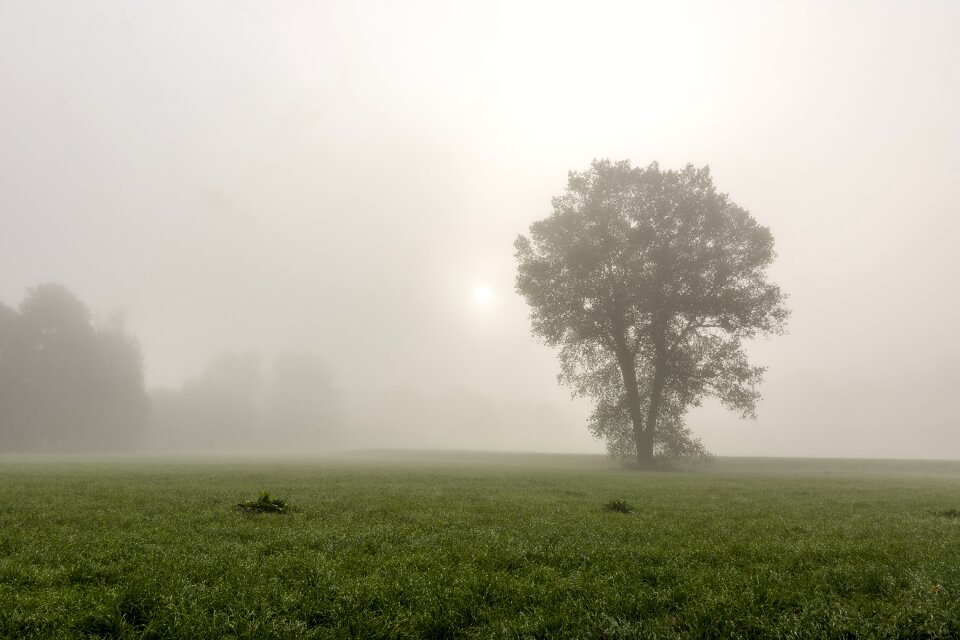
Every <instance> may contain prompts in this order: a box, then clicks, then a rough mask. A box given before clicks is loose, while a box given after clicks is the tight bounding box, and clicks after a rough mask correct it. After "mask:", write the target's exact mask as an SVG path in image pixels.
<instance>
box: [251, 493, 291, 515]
mask: <svg viewBox="0 0 960 640" xmlns="http://www.w3.org/2000/svg"><path fill="white" fill-rule="evenodd" d="M237 508H238V509H240V510H241V511H245V512H247V513H290V512H291V511H293V506H291V505H290V503H288V502H287V501H286V500H285V499H283V498H274V497H273V496H271V495H270V494H269V493H267V492H266V491H261V492H260V495H259V497H257V499H256V500H246V501H244V502H238V503H237Z"/></svg>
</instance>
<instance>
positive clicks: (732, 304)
mask: <svg viewBox="0 0 960 640" xmlns="http://www.w3.org/2000/svg"><path fill="white" fill-rule="evenodd" d="M515 247H516V258H517V262H518V272H517V281H516V283H517V291H518V292H519V293H520V294H521V295H522V296H523V297H524V298H525V299H526V300H527V303H528V304H529V305H530V309H531V312H530V318H531V323H532V326H533V332H534V334H536V335H538V336H540V337H541V338H542V339H543V340H544V341H545V342H546V343H547V344H549V345H552V346H556V347H559V350H560V351H559V353H560V363H561V374H560V379H561V381H564V382H566V383H568V384H570V385H571V387H572V389H573V392H574V394H576V395H581V396H588V397H592V398H593V399H594V402H595V405H594V406H595V408H594V412H593V415H592V417H591V422H590V429H591V431H592V432H593V433H594V434H595V435H597V436H598V437H602V438H604V439H605V440H606V442H607V446H608V449H609V450H610V451H611V453H614V454H618V455H635V456H636V459H637V462H638V463H639V465H640V467H641V468H650V467H651V466H653V465H654V462H655V456H656V455H657V454H662V455H666V456H677V455H685V454H689V453H697V452H700V451H702V446H701V445H700V443H699V441H698V440H696V439H694V438H693V436H692V435H691V434H690V432H689V430H688V429H687V428H686V427H685V426H684V422H683V418H684V415H685V413H686V411H687V409H688V408H689V407H691V406H696V405H699V404H700V403H701V402H702V401H703V399H704V398H706V397H708V396H712V397H716V398H718V399H719V400H720V401H721V402H722V403H723V404H724V405H725V406H727V407H729V408H731V409H733V410H736V411H738V412H740V413H741V414H743V415H744V416H752V415H753V413H754V409H755V407H756V403H757V400H758V399H759V397H760V395H759V392H758V391H757V387H758V385H759V383H760V381H761V377H762V374H763V371H764V369H763V368H762V367H757V366H753V365H751V364H750V362H749V361H748V359H747V356H746V353H745V352H744V345H743V341H744V340H745V339H748V338H752V337H754V336H756V335H758V334H777V333H781V332H782V331H783V328H784V322H785V321H786V318H787V315H788V311H787V308H786V306H785V305H784V299H785V296H784V294H783V293H781V291H780V288H779V287H778V286H777V285H775V284H773V283H771V282H770V281H769V280H768V278H767V267H768V266H769V265H770V263H771V262H772V260H773V258H774V251H773V236H772V235H771V234H770V231H769V229H767V228H766V227H763V226H760V225H758V224H757V222H756V220H754V219H753V217H752V216H751V215H750V214H749V213H748V212H747V211H745V210H744V209H742V208H741V207H739V206H737V205H736V204H734V203H733V202H732V201H731V200H730V199H729V197H728V196H727V195H726V194H723V193H718V192H717V190H716V189H715V187H714V185H713V180H712V178H711V177H710V171H709V169H708V168H706V167H705V168H702V169H700V168H696V167H693V166H692V165H688V166H687V167H686V168H684V169H683V170H680V171H664V170H661V169H660V167H659V166H658V165H657V164H656V163H654V164H651V165H650V166H648V167H646V168H639V167H638V168H634V167H631V166H630V163H629V162H628V161H621V162H616V163H613V162H610V161H609V160H599V161H594V162H593V164H592V165H591V166H590V168H589V169H588V170H587V171H584V172H582V173H577V172H571V173H570V174H569V179H568V184H567V190H566V193H565V194H563V195H561V196H559V197H556V198H554V199H553V212H552V214H551V215H549V216H548V217H546V218H544V219H543V220H540V221H538V222H535V223H534V224H533V225H532V226H531V227H530V237H529V238H527V237H524V236H522V235H521V236H519V237H518V238H517V240H516V243H515Z"/></svg>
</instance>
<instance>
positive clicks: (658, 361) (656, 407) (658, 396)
mask: <svg viewBox="0 0 960 640" xmlns="http://www.w3.org/2000/svg"><path fill="white" fill-rule="evenodd" d="M653 347H654V353H653V382H652V383H651V385H650V404H649V405H648V407H647V428H646V430H645V433H644V435H645V436H646V437H647V439H648V442H649V447H650V463H651V465H650V466H652V463H653V443H654V440H655V439H656V435H657V420H658V419H659V418H660V404H661V402H662V400H663V387H664V386H665V384H666V382H667V337H666V331H665V328H664V326H663V324H658V325H657V326H655V327H654V328H653ZM641 466H643V465H642V464H641Z"/></svg>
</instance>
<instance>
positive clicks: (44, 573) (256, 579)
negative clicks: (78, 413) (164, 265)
mask: <svg viewBox="0 0 960 640" xmlns="http://www.w3.org/2000/svg"><path fill="white" fill-rule="evenodd" d="M0 486H2V492H0V637H9V638H68V637H112V638H135V637H144V638H214V637H236V638H262V637H276V638H596V639H600V638H608V639H612V638H707V637H724V638H725V637H744V638H755V637H780V638H853V637H866V638H873V637H879V638H937V637H942V638H956V637H960V517H958V516H960V511H957V510H958V509H960V463H958V462H901V461H842V460H775V459H766V460H765V459H722V458H721V459H718V460H716V461H715V462H713V463H712V464H709V465H706V466H703V467H700V468H695V469H691V470H686V471H674V472H658V473H637V472H633V471H629V470H625V469H622V468H619V467H617V466H616V465H615V464H614V463H613V462H611V461H609V460H608V459H606V458H604V457H602V456H551V455H514V454H470V453H457V452H445V453H444V452H440V453H423V452H420V453H418V452H407V453H389V452H383V453H367V454H354V455H351V456H347V457H344V458H338V459H334V458H330V459H315V460H307V459H300V460H269V461H267V460H258V459H254V458H249V459H244V458H223V459H199V458H198V459H191V460H172V459H170V460H163V459H137V458H101V459H90V458H77V457H62V458H50V457H24V456H2V457H0ZM260 491H269V492H271V493H272V494H274V495H278V496H283V497H285V498H286V499H287V500H288V501H289V503H291V504H292V505H294V506H295V507H296V510H295V511H294V512H293V513H284V514H274V513H264V514H256V513H246V512H243V511H242V510H240V509H237V507H236V505H237V503H238V502H241V501H244V500H248V499H251V498H256V497H257V494H258V493H259V492H260ZM613 499H620V500H624V501H626V502H627V503H628V504H629V505H630V506H631V507H632V511H631V512H630V513H619V512H611V511H607V510H605V509H604V504H605V503H607V502H608V501H610V500H613Z"/></svg>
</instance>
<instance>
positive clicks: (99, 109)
mask: <svg viewBox="0 0 960 640" xmlns="http://www.w3.org/2000/svg"><path fill="white" fill-rule="evenodd" d="M958 69H960V3H957V2H898V3H887V2H876V1H870V2H842V1H840V2H838V1H836V0H832V1H829V2H822V3H818V2H810V1H804V2H781V3H775V2H749V3H735V2H724V3H717V2H702V3H696V2H691V3H681V2H653V3H643V2H623V3H604V2H591V3H584V2H577V3H560V2H544V3H532V2H529V3H523V2H502V3H497V2H490V1H486V0H485V1H483V2H479V1H478V2H471V3H457V2H448V1H442V0H438V1H435V2H411V1H404V2H363V1H343V2H299V3H298V2H269V3H268V2H252V1H251V2H241V1H239V0H231V1H229V2H226V1H225V2H205V1H202V0H188V1H183V2H174V1H165V2H135V1H129V0H128V1H126V2H111V1H107V0H96V1H91V2H76V1H74V0H61V1H55V2H43V1H38V0H0V300H2V301H4V302H6V303H7V304H15V303H17V302H19V300H20V299H21V298H22V297H23V295H24V292H25V290H26V289H27V288H28V287H30V286H33V285H36V284H38V283H41V282H47V281H56V282H61V283H63V284H65V285H66V286H67V287H69V288H70V289H71V290H73V291H74V292H75V293H76V294H77V295H78V296H79V297H80V298H81V299H82V300H84V301H85V302H86V303H88V304H89V305H90V306H91V307H92V308H93V309H94V310H95V312H97V313H98V314H99V315H100V316H101V317H102V316H105V315H106V314H108V313H109V312H110V311H111V310H113V309H115V308H118V307H122V308H124V309H126V311H127V314H128V326H129V328H130V330H131V331H132V332H133V333H135V334H136V335H137V336H138V337H139V338H140V340H141V343H142V346H143V352H144V356H145V361H146V375H147V381H148V384H149V385H150V386H158V385H176V384H178V383H179V382H180V381H182V380H183V379H185V378H188V377H191V376H194V375H196V374H197V373H198V372H199V370H200V369H201V368H202V367H203V365H204V363H205V362H206V361H208V360H209V359H210V358H211V357H212V356H213V355H215V354H217V353H219V352H222V351H227V350H229V351H250V350H256V351H259V352H262V353H279V352H284V351H306V352H310V353H313V354H315V355H318V356H320V357H322V358H323V359H324V360H326V362H327V363H328V365H329V367H330V369H331V371H332V372H333V375H334V376H335V378H336V380H337V384H338V386H339V387H341V388H342V390H343V392H344V394H345V396H346V397H348V398H354V397H355V398H361V399H362V400H357V402H362V403H366V404H367V405H369V406H366V407H364V409H363V410H364V411H366V412H367V413H366V414H365V415H367V416H370V415H376V416H382V420H384V421H387V422H388V421H389V419H390V418H389V416H390V411H389V408H390V404H389V403H391V402H397V398H406V397H409V396H411V395H412V396H417V397H420V398H425V399H426V400H425V402H427V403H430V402H432V401H433V400H431V399H435V401H436V402H435V404H436V405H437V406H443V407H457V406H460V407H465V409H464V410H465V411H468V412H470V416H468V417H465V418H464V420H462V421H460V420H458V419H457V416H456V415H455V414H456V412H455V411H453V412H451V411H446V410H445V411H441V412H439V413H438V414H437V415H438V416H441V417H443V419H444V422H443V423H442V424H430V425H427V426H426V428H425V429H424V430H423V431H422V432H419V433H417V434H415V437H411V439H410V440H409V441H410V442H411V443H413V444H416V445H418V446H427V445H429V444H430V443H431V442H436V443H437V444H438V446H458V445H462V446H484V447H487V448H502V449H509V448H521V449H539V450H545V451H601V450H602V448H603V447H602V444H600V443H598V442H596V441H594V440H592V438H591V437H590V436H589V434H588V433H587V431H586V429H585V427H584V419H585V417H586V415H587V413H588V407H587V406H586V405H585V404H584V403H582V402H580V403H572V402H570V400H569V395H568V393H567V391H566V390H565V389H564V388H562V387H559V386H558V385H557V383H556V379H555V375H556V373H557V370H558V365H557V361H556V358H555V355H554V353H553V352H552V351H551V350H549V349H548V348H546V347H544V346H542V345H539V344H537V343H536V342H535V341H534V340H533V339H532V338H531V337H530V331H529V322H528V320H527V311H526V308H525V305H524V303H523V301H522V300H521V299H520V298H519V297H518V296H517V295H516V294H514V293H513V277H514V262H513V256H512V254H513V248H512V243H513V239H514V238H515V236H516V235H517V234H518V233H526V230H527V228H528V226H529V225H530V223H531V222H533V221H534V220H536V219H539V218H542V217H543V216H545V215H546V214H548V213H549V210H550V209H549V203H550V198H551V196H553V195H556V194H559V193H561V192H562V191H563V188H564V186H565V181H566V172H567V171H568V170H571V169H574V170H581V169H585V168H586V167H587V166H589V163H590V161H591V159H593V158H595V157H609V158H611V159H622V158H629V159H631V160H632V161H633V162H634V163H635V164H638V165H645V164H647V163H649V162H650V161H653V160H657V161H659V162H660V163H661V165H662V166H664V167H681V166H682V165H683V164H685V163H687V162H692V163H695V164H698V165H701V164H709V165H710V166H711V168H712V170H713V174H714V178H715V181H716V183H717V185H718V187H719V189H720V190H721V191H725V192H728V193H729V194H730V195H731V197H732V198H733V200H734V201H736V202H737V203H738V204H740V205H741V206H743V207H745V208H747V209H748V210H750V211H751V212H752V213H753V215H754V216H755V217H756V218H757V219H758V220H759V221H760V222H761V223H762V224H764V225H767V226H769V227H770V228H771V230H772V231H773V234H774V237H775V238H776V241H777V249H778V253H779V259H778V261H777V262H776V264H775V265H774V267H773V269H772V277H773V279H774V280H775V281H777V282H778V283H780V284H781V286H782V287H783V289H784V290H785V291H787V292H788V293H789V294H790V296H791V297H790V306H791V308H792V309H793V317H792V320H791V323H790V334H789V335H788V336H786V337H782V338H776V339H773V340H770V341H761V342H759V343H757V344H756V346H755V348H753V350H752V351H753V353H754V354H755V356H756V359H757V361H758V362H759V363H761V364H765V365H767V366H768V367H769V371H768V373H767V378H766V383H765V385H764V388H763V391H764V396H765V400H764V402H763V403H762V404H761V405H760V407H759V419H758V420H757V421H756V422H749V421H748V422H744V421H740V420H739V419H738V418H737V417H735V416H733V415H729V414H726V413H724V412H723V411H722V410H720V409H719V408H716V407H712V406H709V407H705V408H703V409H702V410H698V411H695V412H694V413H692V414H691V415H690V417H689V424H690V426H691V427H692V428H693V429H694V430H695V432H697V433H698V434H699V435H701V436H702V437H703V439H704V441H705V443H706V444H707V446H708V447H709V448H711V449H712V450H713V451H715V452H716V453H720V454H729V455H738V454H745V455H754V454H764V455H829V456H897V457H942V458H960V417H958V414H957V406H958V405H957V402H956V400H955V398H956V396H957V389H958V387H960V338H958V333H957V332H958V329H960V322H958V320H960V296H958V291H960V286H958V284H957V282H956V279H957V276H958V274H960V269H958V267H957V258H956V254H957V251H956V246H957V242H958V238H960V221H958V213H960V211H958V203H960V115H958V114H960V70H958ZM481 285H484V286H487V287H489V291H490V300H489V301H487V302H483V301H480V302H478V301H477V300H476V299H475V291H476V289H477V287H478V286H481ZM463 398H469V399H471V400H462V399H463ZM380 399H382V401H381V400H380ZM458 399H459V400H458ZM461 400H462V401H461ZM476 406H482V407H485V409H484V411H486V413H484V412H483V411H481V412H479V413H478V412H477V411H474V409H473V407H476ZM478 416H480V417H478ZM483 416H488V417H489V422H490V424H491V426H490V428H489V429H485V427H484V424H486V422H484V420H483V419H481V418H482V417H483ZM504 416H513V418H506V417H504ZM517 416H523V419H522V420H520V419H517V418H516V417H517ZM415 424H416V418H415V417H410V416H407V417H406V418H404V421H403V428H404V429H415V428H416V427H415V426H411V425H415ZM463 425H468V427H467V426H463ZM383 430H384V432H385V433H388V432H390V426H389V425H384V426H383ZM387 443H388V444H397V443H402V440H399V439H398V438H397V437H396V434H394V436H393V439H388V441H387Z"/></svg>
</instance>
